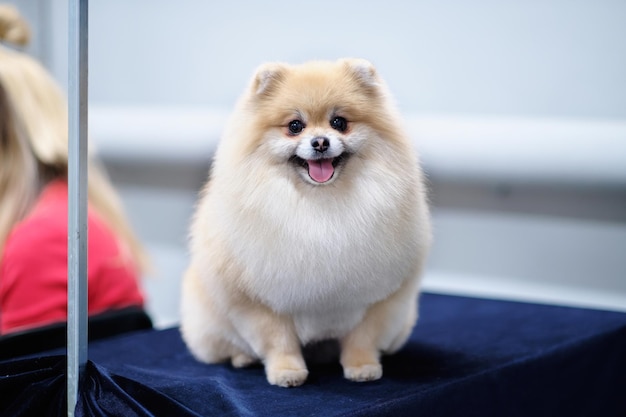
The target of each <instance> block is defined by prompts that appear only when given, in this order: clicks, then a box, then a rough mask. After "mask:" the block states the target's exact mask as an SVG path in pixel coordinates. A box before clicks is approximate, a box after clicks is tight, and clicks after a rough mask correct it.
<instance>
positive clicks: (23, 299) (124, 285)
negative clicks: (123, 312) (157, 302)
mask: <svg viewBox="0 0 626 417" xmlns="http://www.w3.org/2000/svg"><path fill="white" fill-rule="evenodd" d="M67 193H68V192H67V184H66V182H65V181H61V180H58V181H54V182H52V183H50V184H49V185H48V186H47V187H45V189H44V190H43V191H42V193H41V195H40V196H39V199H38V200H37V202H36V204H35V206H34V208H33V209H32V211H31V212H30V213H29V214H28V216H27V217H26V218H25V219H24V220H22V221H21V222H20V223H18V224H17V225H15V227H14V228H13V230H12V231H11V233H10V234H9V236H8V238H7V240H6V243H5V246H4V253H3V254H2V259H1V260H0V333H8V332H11V331H15V330H21V329H24V328H29V327H37V326H41V325H45V324H49V323H53V322H57V321H65V320H66V319H67V222H68V219H67ZM87 227H88V236H89V242H88V267H87V275H88V300H89V314H94V313H99V312H102V311H105V310H108V309H112V308H122V307H128V306H143V302H144V298H143V295H142V292H141V289H140V288H139V284H138V276H137V275H138V274H137V270H136V268H135V266H134V265H133V264H132V263H131V262H130V261H129V258H128V257H124V256H122V254H121V250H120V245H119V243H118V240H117V239H116V237H115V235H114V234H113V232H112V230H111V229H109V228H108V227H107V225H106V224H105V223H104V221H103V220H102V219H101V218H100V217H99V216H98V214H97V213H96V212H95V211H94V210H93V209H92V208H91V207H89V208H88V215H87Z"/></svg>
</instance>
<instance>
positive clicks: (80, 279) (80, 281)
mask: <svg viewBox="0 0 626 417" xmlns="http://www.w3.org/2000/svg"><path fill="white" fill-rule="evenodd" d="M87 11H88V0H70V1H69V51H68V53H69V54H68V64H69V68H68V69H69V80H68V81H69V83H68V86H69V91H68V104H69V121H68V123H69V126H68V127H69V138H68V139H69V140H68V142H69V143H68V178H67V181H68V189H69V194H68V235H67V236H68V260H67V270H68V283H67V284H68V285H67V415H68V416H70V417H73V416H74V410H75V408H76V404H77V401H78V392H79V388H80V385H81V382H82V380H83V375H84V373H85V366H86V364H87V74H88V71H87V69H88V67H87V56H88V55H87V41H88V36H87V35H88V19H87Z"/></svg>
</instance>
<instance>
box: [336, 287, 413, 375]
mask: <svg viewBox="0 0 626 417" xmlns="http://www.w3.org/2000/svg"><path fill="white" fill-rule="evenodd" d="M417 289H418V282H417V280H409V281H407V282H405V283H404V284H403V285H402V286H401V287H400V289H399V290H397V291H396V292H395V293H393V294H391V295H390V296H389V297H387V298H386V299H384V300H382V301H379V302H377V303H375V304H373V305H372V306H370V307H369V308H368V310H367V312H366V313H365V316H364V318H363V320H362V321H361V322H360V323H359V324H358V325H357V326H356V327H355V328H354V329H353V330H352V331H351V332H350V333H348V335H346V336H345V337H344V338H343V339H342V340H341V365H342V367H343V374H344V377H345V378H347V379H349V380H351V381H356V382H363V381H374V380H376V379H379V378H380V377H382V375H383V368H382V365H381V363H380V355H381V353H394V352H395V351H397V350H398V349H400V348H401V347H402V346H403V345H404V343H405V342H406V340H407V338H408V337H409V335H410V334H411V330H412V329H413V326H414V325H415V321H416V320H417Z"/></svg>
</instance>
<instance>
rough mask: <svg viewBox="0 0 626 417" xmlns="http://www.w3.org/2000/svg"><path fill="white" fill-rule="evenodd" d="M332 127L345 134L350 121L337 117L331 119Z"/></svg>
mask: <svg viewBox="0 0 626 417" xmlns="http://www.w3.org/2000/svg"><path fill="white" fill-rule="evenodd" d="M330 127H332V128H333V129H335V130H338V131H340V132H345V131H346V129H347V128H348V121H347V120H346V119H344V118H343V117H335V118H333V119H331V121H330Z"/></svg>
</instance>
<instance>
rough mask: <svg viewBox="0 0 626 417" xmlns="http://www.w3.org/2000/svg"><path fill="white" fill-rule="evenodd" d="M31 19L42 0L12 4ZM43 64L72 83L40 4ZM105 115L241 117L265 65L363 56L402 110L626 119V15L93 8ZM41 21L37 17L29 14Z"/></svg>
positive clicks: (615, 11)
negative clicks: (250, 83) (249, 87)
mask: <svg viewBox="0 0 626 417" xmlns="http://www.w3.org/2000/svg"><path fill="white" fill-rule="evenodd" d="M13 2H15V3H17V4H18V5H20V6H24V8H25V9H32V0H14V1H13ZM39 4H40V5H41V7H40V8H39V9H40V13H41V14H42V15H45V16H49V18H50V22H46V21H45V19H42V18H41V16H40V18H39V20H38V22H39V23H40V26H41V27H42V30H43V31H46V32H48V33H46V34H45V36H42V39H43V40H42V41H43V42H50V43H51V47H52V51H51V53H49V54H47V55H45V54H44V55H45V56H44V58H45V59H46V60H47V62H48V63H49V65H50V66H51V68H52V70H53V72H54V73H55V75H56V76H57V77H58V78H59V79H60V80H61V81H62V82H64V83H65V78H66V74H67V71H66V66H65V62H66V59H65V56H66V43H65V42H66V41H65V38H64V36H65V28H66V26H65V25H66V15H67V12H66V10H67V9H66V0H56V1H47V0H39ZM89 7H90V52H89V53H90V66H91V67H90V97H91V100H92V101H93V102H94V103H106V104H111V103H124V104H167V105H209V106H230V105H231V104H232V103H233V101H234V100H235V98H236V96H237V95H238V94H239V93H240V92H241V90H242V88H243V86H244V85H245V83H246V82H247V79H248V77H249V76H250V74H251V72H252V71H253V69H254V68H255V67H256V66H257V65H258V64H260V63H261V62H264V61H268V60H285V61H290V62H299V61H303V60H308V59H317V58H323V59H334V58H337V57H341V56H360V57H365V58H368V59H370V60H372V61H373V62H374V63H375V64H376V65H377V66H378V67H379V69H380V71H381V72H382V73H383V75H384V76H385V77H386V78H387V80H388V82H389V84H390V86H391V88H392V90H393V91H394V93H395V95H396V97H397V100H398V102H399V103H400V105H401V107H402V108H403V109H405V110H407V111H416V112H420V113H422V112H428V113H473V114H476V113H478V114H508V115H510V114H514V115H531V116H542V117H554V116H558V117H591V118H598V117H599V118H626V82H624V74H626V42H624V39H626V24H624V22H626V2H624V1H621V0H598V1H580V0H577V1H570V0H549V1H535V0H533V1H513V0H505V1H501V0H476V1H465V0H452V1H446V2H442V1H436V0H422V1H406V0H387V1H384V2H381V1H371V0H365V1H364V0H344V1H337V0H318V1H315V2H297V1H293V0H273V1H271V2H257V1H252V0H247V1H241V0H239V1H237V0H233V1H223V2H208V1H201V0H177V1H168V0H133V1H125V0H106V1H104V0H100V1H91V2H90V6H89ZM31 14H32V13H31Z"/></svg>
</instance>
